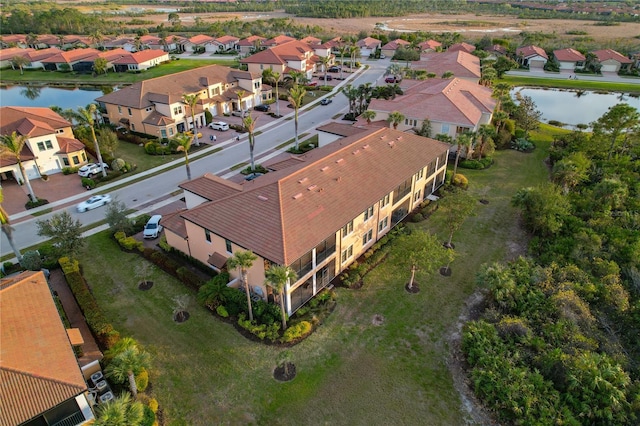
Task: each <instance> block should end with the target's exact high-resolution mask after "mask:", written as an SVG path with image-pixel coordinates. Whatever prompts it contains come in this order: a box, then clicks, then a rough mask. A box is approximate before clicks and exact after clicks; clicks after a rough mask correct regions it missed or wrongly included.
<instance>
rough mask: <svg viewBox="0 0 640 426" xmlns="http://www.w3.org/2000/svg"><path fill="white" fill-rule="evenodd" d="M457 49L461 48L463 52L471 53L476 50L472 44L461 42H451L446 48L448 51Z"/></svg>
mask: <svg viewBox="0 0 640 426" xmlns="http://www.w3.org/2000/svg"><path fill="white" fill-rule="evenodd" d="M459 50H462V51H463V52H467V53H471V52H473V51H474V50H476V47H475V46H474V45H473V44H469V43H465V42H462V43H455V44H452V45H451V46H449V48H448V49H447V51H448V52H457V51H459Z"/></svg>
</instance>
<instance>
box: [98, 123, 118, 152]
mask: <svg viewBox="0 0 640 426" xmlns="http://www.w3.org/2000/svg"><path fill="white" fill-rule="evenodd" d="M98 143H99V144H100V146H101V147H102V149H104V150H105V151H106V152H107V153H108V154H109V155H110V156H111V157H115V156H116V151H117V150H118V146H119V145H120V141H119V140H118V135H117V134H116V132H114V131H113V130H111V129H109V128H104V129H101V130H100V133H99V134H98Z"/></svg>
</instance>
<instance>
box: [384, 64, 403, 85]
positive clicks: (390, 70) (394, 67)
mask: <svg viewBox="0 0 640 426" xmlns="http://www.w3.org/2000/svg"><path fill="white" fill-rule="evenodd" d="M384 74H385V75H392V76H393V77H394V78H395V79H396V81H397V80H399V79H400V77H402V67H401V66H400V64H396V63H393V64H391V65H389V67H387V70H386V71H385V73H384Z"/></svg>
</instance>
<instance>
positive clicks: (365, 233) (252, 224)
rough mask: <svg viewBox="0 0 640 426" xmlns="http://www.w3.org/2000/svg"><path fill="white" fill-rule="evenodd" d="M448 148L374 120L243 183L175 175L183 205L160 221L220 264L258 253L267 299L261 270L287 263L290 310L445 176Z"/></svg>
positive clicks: (258, 283)
mask: <svg viewBox="0 0 640 426" xmlns="http://www.w3.org/2000/svg"><path fill="white" fill-rule="evenodd" d="M448 149H449V145H448V144H446V143H443V142H439V141H436V140H433V139H429V138H424V137H422V136H418V135H415V134H407V133H403V132H400V131H397V130H394V129H390V128H371V129H368V130H366V131H363V132H360V133H357V134H355V135H352V136H347V137H345V138H343V139H339V140H337V141H335V142H333V143H330V144H328V145H325V146H323V147H320V148H317V149H314V150H312V151H310V152H307V153H306V154H305V155H303V156H296V157H295V158H293V157H292V158H287V159H284V160H282V161H281V162H280V163H277V164H272V165H270V166H269V167H270V168H271V169H272V170H274V171H272V172H269V173H267V174H265V175H263V176H260V177H257V178H256V179H254V180H252V181H249V182H245V183H244V184H237V183H234V182H230V181H227V180H225V179H222V178H220V177H218V176H215V175H211V174H206V175H204V176H202V177H200V178H197V179H193V180H191V181H188V182H184V183H183V184H181V185H180V187H181V188H182V189H183V191H184V195H185V201H186V204H187V209H186V210H184V211H182V212H180V213H178V214H177V215H174V216H173V217H172V218H170V220H166V221H163V222H162V223H163V225H164V227H165V235H166V238H167V242H168V243H169V244H170V245H171V246H173V247H174V248H176V249H178V250H181V251H183V252H184V253H185V254H188V255H190V256H192V257H194V258H196V259H198V260H200V261H201V262H203V263H205V264H208V265H210V266H211V267H212V268H214V269H218V270H220V269H223V268H225V263H226V261H227V259H228V258H229V257H231V256H233V254H234V253H236V252H238V251H240V250H251V251H252V252H253V253H254V254H255V255H256V256H257V257H258V259H257V260H256V261H255V262H253V265H252V266H251V268H249V270H248V283H249V286H250V287H251V289H253V290H254V291H253V292H254V293H255V294H262V295H264V296H265V298H266V299H267V300H270V299H271V297H272V293H271V290H270V289H269V288H267V287H266V286H265V284H264V282H265V271H266V270H267V269H268V268H270V267H271V266H273V265H287V266H289V267H290V268H291V269H293V270H294V271H295V272H296V274H297V277H298V278H297V279H296V281H295V282H290V283H287V285H286V286H285V289H284V295H285V296H284V298H285V309H286V311H287V313H288V314H292V313H293V312H295V311H296V310H297V309H298V308H300V306H302V305H303V304H304V303H306V302H307V301H308V300H310V299H311V298H312V297H313V296H314V295H316V294H317V293H318V292H320V291H321V290H322V289H324V288H325V287H327V286H328V285H329V283H330V282H331V280H332V279H333V278H334V277H336V276H337V275H338V274H340V273H341V272H342V271H343V270H345V268H347V267H348V266H349V265H350V264H351V263H353V261H354V260H355V259H357V258H358V257H359V256H360V255H361V254H363V253H364V252H365V251H366V250H367V249H369V248H370V247H371V246H372V245H373V244H374V243H375V242H376V241H378V240H379V239H380V238H382V237H383V236H384V235H386V234H387V233H388V232H389V230H390V229H391V228H392V227H394V226H395V225H396V224H398V223H399V222H400V221H401V220H402V219H403V218H404V217H406V216H407V215H408V214H409V212H411V211H412V210H413V209H414V208H415V207H417V206H418V205H419V204H420V203H422V202H423V200H424V199H425V198H426V197H427V196H429V195H430V194H432V193H433V192H434V191H435V190H436V189H437V188H438V187H439V186H441V185H442V184H443V182H444V179H445V171H446V167H447V152H448ZM229 273H230V275H231V280H230V282H229V284H228V285H229V286H231V287H238V285H239V281H238V274H237V271H235V270H229ZM256 289H257V290H256Z"/></svg>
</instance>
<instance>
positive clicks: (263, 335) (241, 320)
mask: <svg viewBox="0 0 640 426" xmlns="http://www.w3.org/2000/svg"><path fill="white" fill-rule="evenodd" d="M238 325H239V326H240V327H242V328H244V329H245V330H247V331H248V332H250V333H251V334H253V335H254V336H256V337H257V338H258V339H260V340H264V339H268V340H270V341H275V340H276V339H278V337H279V330H280V324H279V323H273V324H271V325H267V324H256V321H255V320H254V321H249V320H248V319H245V314H244V313H242V314H240V315H239V316H238ZM309 327H311V325H309Z"/></svg>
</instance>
